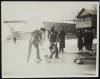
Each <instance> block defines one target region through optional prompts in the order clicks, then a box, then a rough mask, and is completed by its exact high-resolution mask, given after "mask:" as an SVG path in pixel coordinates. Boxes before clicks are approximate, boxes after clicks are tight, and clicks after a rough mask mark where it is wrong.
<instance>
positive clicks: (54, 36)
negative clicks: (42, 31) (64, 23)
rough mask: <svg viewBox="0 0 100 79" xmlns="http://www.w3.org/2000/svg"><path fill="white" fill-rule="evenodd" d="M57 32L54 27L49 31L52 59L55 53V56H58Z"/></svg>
mask: <svg viewBox="0 0 100 79" xmlns="http://www.w3.org/2000/svg"><path fill="white" fill-rule="evenodd" d="M57 34H58V33H57V32H55V31H54V28H51V31H49V34H48V39H49V43H50V46H49V49H50V56H49V58H50V59H51V58H52V57H53V54H54V53H55V58H59V57H58V47H57Z"/></svg>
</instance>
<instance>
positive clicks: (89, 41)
mask: <svg viewBox="0 0 100 79" xmlns="http://www.w3.org/2000/svg"><path fill="white" fill-rule="evenodd" d="M93 39H94V35H93V33H92V31H91V30H89V35H88V49H89V50H90V51H92V44H93Z"/></svg>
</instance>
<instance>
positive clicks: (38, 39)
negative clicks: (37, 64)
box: [27, 28, 45, 62]
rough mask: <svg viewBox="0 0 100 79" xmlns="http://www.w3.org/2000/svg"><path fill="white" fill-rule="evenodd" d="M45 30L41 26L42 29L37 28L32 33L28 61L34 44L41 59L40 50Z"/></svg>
mask: <svg viewBox="0 0 100 79" xmlns="http://www.w3.org/2000/svg"><path fill="white" fill-rule="evenodd" d="M44 32H45V29H44V28H40V30H35V31H33V32H32V33H31V34H30V39H29V49H28V58H27V62H29V58H30V54H31V49H32V44H33V46H34V47H35V49H36V53H37V58H38V59H39V60H40V61H42V60H41V58H40V54H39V53H40V52H39V43H40V44H41V45H43V44H42V34H43V33H44Z"/></svg>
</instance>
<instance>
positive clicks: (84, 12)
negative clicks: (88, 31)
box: [77, 8, 97, 18]
mask: <svg viewBox="0 0 100 79" xmlns="http://www.w3.org/2000/svg"><path fill="white" fill-rule="evenodd" d="M86 15H97V12H96V11H95V10H91V9H85V8H83V9H82V10H81V11H80V12H79V14H78V15H77V18H78V17H81V16H86Z"/></svg>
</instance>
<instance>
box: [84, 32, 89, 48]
mask: <svg viewBox="0 0 100 79" xmlns="http://www.w3.org/2000/svg"><path fill="white" fill-rule="evenodd" d="M88 35H89V34H88V32H85V33H84V46H87V45H88Z"/></svg>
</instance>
